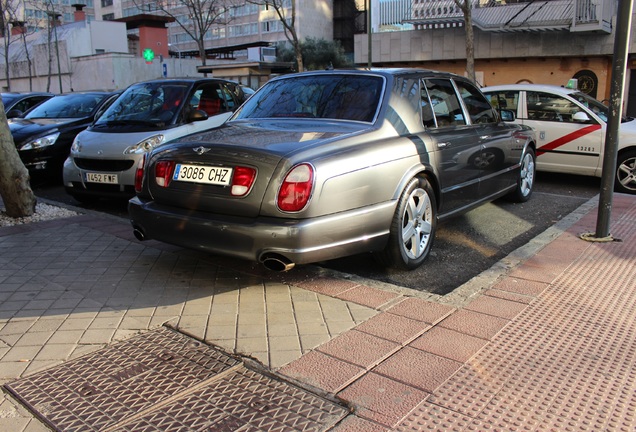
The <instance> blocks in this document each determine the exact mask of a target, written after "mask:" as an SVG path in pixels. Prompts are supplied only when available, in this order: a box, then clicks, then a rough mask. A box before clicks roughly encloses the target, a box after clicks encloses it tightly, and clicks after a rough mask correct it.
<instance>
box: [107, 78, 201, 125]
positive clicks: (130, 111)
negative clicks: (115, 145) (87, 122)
mask: <svg viewBox="0 0 636 432" xmlns="http://www.w3.org/2000/svg"><path fill="white" fill-rule="evenodd" d="M188 89H189V86H188V85H186V84H173V83H170V84H166V83H145V84H140V85H135V86H132V87H130V88H128V90H126V91H125V92H124V93H123V94H122V95H121V96H120V97H119V98H118V99H117V100H116V101H115V103H113V105H112V106H111V107H110V108H108V110H106V112H104V114H103V115H102V116H101V117H100V118H99V120H97V121H96V122H95V125H106V124H110V123H112V122H129V123H139V122H141V123H157V122H162V123H169V122H171V121H172V119H174V118H175V117H176V115H177V114H178V112H179V111H180V109H181V106H182V104H183V101H184V98H185V97H186V95H187V92H188Z"/></svg>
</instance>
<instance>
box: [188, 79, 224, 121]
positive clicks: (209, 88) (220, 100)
mask: <svg viewBox="0 0 636 432" xmlns="http://www.w3.org/2000/svg"><path fill="white" fill-rule="evenodd" d="M197 97H198V99H195V98H197ZM228 98H229V100H232V101H233V99H232V96H231V95H230V94H229V93H228V92H227V91H226V90H224V89H223V88H222V87H221V86H219V85H218V84H217V83H214V84H205V85H203V86H201V87H200V88H199V89H197V91H196V92H195V94H194V96H193V100H192V101H191V102H190V104H191V105H196V108H197V109H199V110H201V111H204V112H205V113H206V114H207V115H208V117H212V116H215V115H217V114H220V113H223V112H226V111H227V110H228Z"/></svg>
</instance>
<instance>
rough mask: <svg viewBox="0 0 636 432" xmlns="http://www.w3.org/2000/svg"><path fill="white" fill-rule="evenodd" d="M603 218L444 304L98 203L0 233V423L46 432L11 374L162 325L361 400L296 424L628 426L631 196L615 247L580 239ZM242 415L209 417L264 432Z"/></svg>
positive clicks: (591, 217) (617, 211)
mask: <svg viewBox="0 0 636 432" xmlns="http://www.w3.org/2000/svg"><path fill="white" fill-rule="evenodd" d="M596 216H597V209H596V202H594V201H591V202H590V203H588V204H586V205H584V206H582V207H581V208H580V209H579V211H577V212H575V214H573V215H570V216H569V217H568V218H566V220H565V221H564V222H562V223H559V224H557V225H556V226H555V227H553V228H551V229H550V230H548V231H546V232H545V233H544V234H542V235H541V236H539V237H538V238H537V239H535V240H533V241H532V242H530V243H529V244H528V245H527V246H526V247H524V248H521V249H519V250H518V251H516V252H514V253H513V254H511V255H510V256H508V257H507V258H506V259H504V260H502V261H501V262H500V263H498V264H497V265H495V266H494V267H493V268H491V269H489V270H488V271H486V272H484V273H483V274H481V275H479V276H478V277H476V278H474V279H473V280H472V281H469V282H468V283H467V284H465V285H463V286H462V287H458V288H457V289H456V290H455V291H454V292H453V293H451V294H449V295H447V296H436V295H428V294H422V293H417V292H413V291H412V290H401V289H398V288H395V289H387V288H385V287H383V288H378V287H375V286H368V285H366V284H365V283H364V281H358V280H356V279H353V278H344V277H341V276H339V275H338V274H336V273H332V272H328V271H322V270H320V269H315V268H313V267H312V268H306V269H299V270H294V271H292V272H290V273H285V274H278V275H272V274H269V273H264V272H263V271H262V270H261V268H260V267H258V266H256V265H254V266H248V267H245V263H239V262H236V261H235V260H227V259H222V258H214V257H210V256H207V255H203V254H200V253H197V252H194V251H189V250H184V249H180V248H176V247H172V246H169V245H164V244H161V243H158V242H152V241H150V242H144V243H143V244H142V243H139V242H138V241H136V240H135V239H134V237H133V235H132V230H131V228H130V225H129V223H128V221H126V220H122V219H120V218H114V217H109V216H104V215H98V214H94V213H90V214H86V215H81V216H76V217H71V218H65V219H61V220H57V221H50V222H40V223H33V224H29V225H24V226H15V227H5V228H0V384H3V385H5V388H4V390H5V393H3V394H1V395H0V432H4V431H7V432H8V431H43V430H48V428H47V426H45V425H44V423H42V422H41V421H40V420H39V419H37V418H36V417H35V416H34V415H33V414H32V413H31V412H30V411H28V410H27V409H26V408H24V406H23V405H22V404H21V403H19V402H18V401H17V400H16V399H15V398H14V396H13V395H10V394H8V393H6V391H7V388H8V387H11V386H13V387H19V386H17V385H16V384H15V383H16V379H22V380H24V379H25V378H26V379H28V378H29V377H33V376H37V374H42V372H43V371H47V370H49V369H51V368H55V367H59V366H60V365H64V364H66V363H68V362H69V361H71V362H72V361H77V360H78V359H83V358H85V357H87V356H91V355H94V354H96V353H99V352H101V351H100V350H103V349H104V348H105V347H111V346H117V344H118V343H121V341H130V340H134V339H135V338H136V337H139V336H144V335H147V334H150V333H151V332H153V331H155V330H156V329H157V328H160V327H161V326H162V325H164V324H167V325H169V326H170V327H172V328H174V329H177V330H178V331H179V332H181V333H183V334H184V335H186V336H188V337H192V338H194V339H196V340H200V341H205V342H206V343H208V344H212V345H214V346H218V347H220V348H222V349H223V350H224V351H226V352H227V353H229V354H239V355H242V356H248V357H250V358H251V359H254V360H256V361H257V362H260V363H262V364H263V365H264V369H266V371H269V372H271V373H272V374H273V375H272V377H273V378H274V379H280V380H281V381H288V382H291V383H296V384H298V385H299V386H301V387H302V388H303V389H307V390H312V391H314V393H315V394H316V395H318V397H320V398H324V400H325V401H327V402H328V403H330V402H332V401H333V402H338V401H343V402H344V403H345V404H346V407H347V408H350V409H352V410H353V412H352V413H351V414H347V413H348V411H344V414H342V413H341V412H340V411H338V410H337V409H336V410H335V411H334V410H331V411H330V413H331V414H330V415H331V417H329V416H323V417H320V418H321V419H327V418H329V421H331V423H329V421H327V420H325V422H323V423H320V422H319V421H315V422H313V423H312V421H311V419H312V418H313V417H312V416H305V418H304V419H305V420H304V422H297V423H294V424H295V425H296V426H294V427H292V426H289V425H290V423H289V422H288V423H285V424H286V425H287V427H286V430H325V429H333V430H337V431H339V432H343V431H356V432H357V431H382V430H404V431H407V430H440V431H450V430H457V431H470V430H476V431H481V430H537V431H540V430H541V431H543V430H556V431H561V430H577V431H578V430H591V431H598V430H616V431H622V430H630V431H631V430H634V429H635V428H636V417H635V414H634V413H635V412H636V370H635V369H634V359H635V358H636V338H634V336H633V335H634V334H636V316H635V314H634V312H633V311H634V310H635V309H636V290H635V289H634V288H636V266H635V265H634V264H635V261H636V250H635V249H636V246H635V244H636V242H635V241H634V240H635V239H634V236H636V229H635V228H636V227H635V225H636V197H635V196H627V195H615V197H614V203H613V208H612V225H611V227H612V229H611V231H612V235H613V237H614V238H615V239H620V240H621V241H615V242H608V243H601V242H587V241H583V240H581V239H580V238H579V237H578V236H579V235H580V234H581V233H584V232H593V231H594V230H595V224H596ZM241 265H243V267H240V266H241ZM230 363H231V362H230ZM232 367H236V366H235V365H232ZM129 372H130V371H129ZM236 373H239V372H236ZM240 374H243V375H242V376H244V375H245V374H246V373H245V372H240ZM18 382H19V381H18ZM268 385H269V384H268ZM70 388H71V389H72V387H70ZM178 396H179V395H175V396H174V397H175V398H176V397H178ZM273 399H277V398H276V397H273V398H272V400H273ZM301 399H304V400H309V399H308V398H306V397H305V396H302V397H301ZM170 400H172V399H170ZM311 400H312V401H316V400H318V399H311ZM321 400H322V399H321ZM166 403H167V402H166ZM272 403H273V402H272ZM311 403H314V402H311ZM311 403H309V404H310V405H311ZM316 403H317V402H316ZM328 403H327V405H328ZM252 408H253V410H257V411H259V412H260V413H264V412H265V411H264V410H265V408H263V407H262V406H256V407H252ZM328 408H329V409H331V408H333V407H328ZM224 409H225V408H224ZM148 411H149V412H150V411H152V409H151V408H148ZM203 411H204V410H203ZM292 411H293V410H292ZM237 412H238V411H232V412H231V413H229V411H227V412H225V413H224V414H223V415H222V416H221V417H222V418H223V419H222V420H219V422H220V423H215V424H216V425H217V426H218V425H221V424H222V425H223V427H221V426H218V427H217V428H210V426H206V427H207V428H208V430H248V428H249V427H254V424H253V423H250V422H249V421H248V420H244V419H243V420H244V421H243V420H242V419H241V418H240V416H238V414H236V413H237ZM277 412H278V411H277ZM303 412H304V411H303ZM298 413H301V411H298V410H297V413H296V414H297V415H300V416H302V415H304V414H302V413H301V414H298ZM44 415H46V409H45V410H44ZM230 417H231V418H232V419H233V421H234V423H228V419H229V418H230ZM287 418H289V416H288V417H287ZM334 419H335V420H334ZM295 421H298V420H295ZM124 423H125V422H124ZM115 424H116V423H113V425H115ZM117 424H118V423H117ZM125 424H130V423H125ZM230 425H234V426H230ZM113 427H114V426H113ZM97 429H99V428H97ZM97 429H95V430H97ZM194 429H196V428H195V427H194V426H191V430H194ZM271 429H273V427H272V428H271ZM271 429H270V428H269V427H265V426H260V429H249V430H271ZM117 430H134V429H126V428H125V427H122V428H121V429H117ZM147 430H155V429H147ZM157 430H160V429H157Z"/></svg>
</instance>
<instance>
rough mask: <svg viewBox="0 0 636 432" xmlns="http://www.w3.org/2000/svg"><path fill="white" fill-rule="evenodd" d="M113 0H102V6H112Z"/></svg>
mask: <svg viewBox="0 0 636 432" xmlns="http://www.w3.org/2000/svg"><path fill="white" fill-rule="evenodd" d="M112 5H113V0H102V7H107V6H112Z"/></svg>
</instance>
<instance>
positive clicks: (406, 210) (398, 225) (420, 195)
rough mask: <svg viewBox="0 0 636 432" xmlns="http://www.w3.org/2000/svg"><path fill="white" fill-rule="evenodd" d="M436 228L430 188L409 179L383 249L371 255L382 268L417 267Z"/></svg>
mask: <svg viewBox="0 0 636 432" xmlns="http://www.w3.org/2000/svg"><path fill="white" fill-rule="evenodd" d="M436 227H437V204H436V202H435V194H434V193H433V189H432V188H431V186H430V184H429V183H428V182H427V181H426V179H424V178H419V177H416V178H413V179H411V181H410V182H409V184H408V185H407V187H406V188H405V189H404V191H403V192H402V196H401V197H400V201H399V202H398V206H397V208H396V210H395V214H394V216H393V221H392V223H391V231H390V233H389V241H388V244H387V246H386V248H385V249H384V250H383V251H381V252H379V253H376V254H374V256H375V257H376V259H377V261H378V262H379V263H381V264H383V265H385V266H388V267H394V268H398V269H403V270H412V269H415V268H417V267H419V266H420V265H421V264H422V262H424V260H425V259H426V258H427V257H428V254H429V252H430V251H431V246H432V245H433V238H434V237H435V229H436Z"/></svg>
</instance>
